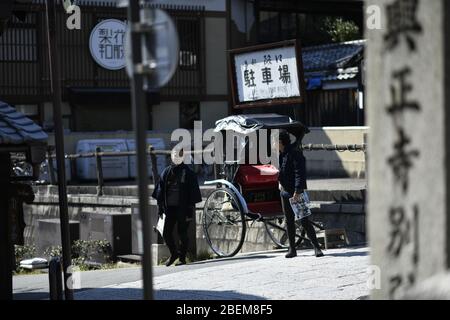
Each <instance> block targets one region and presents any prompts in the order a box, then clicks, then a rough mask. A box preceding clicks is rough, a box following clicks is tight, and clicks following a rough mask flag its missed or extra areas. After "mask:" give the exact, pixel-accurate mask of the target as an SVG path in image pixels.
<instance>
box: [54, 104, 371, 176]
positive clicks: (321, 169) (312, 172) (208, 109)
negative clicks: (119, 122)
mask: <svg viewBox="0 0 450 320" xmlns="http://www.w3.org/2000/svg"><path fill="white" fill-rule="evenodd" d="M171 108H172V109H174V108H175V105H174V104H172V105H171V104H169V103H167V105H165V106H163V110H170V109H171ZM226 109H227V106H226V103H225V102H202V103H201V106H200V113H201V117H202V119H204V124H203V130H206V129H208V128H210V127H212V126H213V125H214V122H215V121H216V119H219V118H222V117H224V116H225V115H226V112H227V111H226ZM161 111H162V110H161ZM165 119H166V120H164V121H163V120H160V122H161V123H159V124H158V126H159V127H160V129H159V130H153V131H151V132H149V133H148V137H149V138H150V137H151V138H163V139H164V141H165V143H166V146H167V147H168V146H169V145H170V133H169V129H175V128H177V126H175V122H176V121H178V114H175V113H174V116H173V117H172V119H170V117H165ZM174 119H175V120H174ZM310 130H311V132H310V133H309V134H308V135H306V136H305V138H304V140H303V142H304V143H305V144H307V143H314V144H320V143H323V144H362V143H364V134H367V133H368V132H369V128H368V127H323V128H310ZM131 138H134V133H133V132H130V131H114V132H113V131H111V132H71V133H67V134H66V135H65V136H64V143H65V145H64V146H65V151H66V153H75V150H76V144H77V142H78V141H79V140H81V139H131ZM49 144H51V145H54V136H53V135H52V134H50V135H49ZM304 154H305V157H306V160H307V170H308V176H309V177H310V178H311V177H356V178H363V177H364V176H365V158H364V157H365V156H364V153H363V152H349V151H345V152H337V151H305V152H304Z"/></svg>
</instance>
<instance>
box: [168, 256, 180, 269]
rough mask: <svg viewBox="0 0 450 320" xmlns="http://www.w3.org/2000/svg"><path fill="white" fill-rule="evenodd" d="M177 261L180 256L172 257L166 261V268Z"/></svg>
mask: <svg viewBox="0 0 450 320" xmlns="http://www.w3.org/2000/svg"><path fill="white" fill-rule="evenodd" d="M177 259H178V256H174V255H172V256H170V258H169V259H168V260H167V261H166V267H168V266H170V265H171V264H172V263H174V262H175V260H177Z"/></svg>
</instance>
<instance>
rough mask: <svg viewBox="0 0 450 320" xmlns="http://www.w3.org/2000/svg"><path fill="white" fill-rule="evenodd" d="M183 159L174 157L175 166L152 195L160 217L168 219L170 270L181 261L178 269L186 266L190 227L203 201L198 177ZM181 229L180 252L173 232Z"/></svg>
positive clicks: (167, 263)
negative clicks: (199, 203)
mask: <svg viewBox="0 0 450 320" xmlns="http://www.w3.org/2000/svg"><path fill="white" fill-rule="evenodd" d="M180 157H181V159H180V158H179V157H178V158H177V157H174V156H172V161H173V162H174V163H173V164H171V165H169V166H168V167H166V168H165V169H164V171H163V172H162V173H161V176H160V179H159V182H158V184H157V185H156V187H155V190H154V192H153V194H152V197H153V198H155V199H156V200H157V202H158V213H159V215H160V216H162V214H163V213H165V215H166V219H165V223H164V231H163V237H164V241H165V242H166V244H167V246H168V247H169V250H170V255H171V256H170V258H169V260H167V262H166V266H170V265H171V264H172V263H174V262H175V260H176V259H177V258H179V262H178V263H177V264H176V265H183V264H186V252H187V248H188V233H187V231H188V226H189V222H190V221H191V220H192V219H195V204H196V203H198V202H201V201H202V196H201V193H200V188H199V186H198V181H197V177H196V175H195V173H194V172H193V171H192V170H191V169H189V167H188V166H187V165H185V164H184V163H183V162H182V158H183V151H182V150H181V151H180ZM175 225H177V229H178V236H179V238H180V242H181V245H180V248H179V251H177V246H176V244H175V241H174V239H173V229H174V228H175Z"/></svg>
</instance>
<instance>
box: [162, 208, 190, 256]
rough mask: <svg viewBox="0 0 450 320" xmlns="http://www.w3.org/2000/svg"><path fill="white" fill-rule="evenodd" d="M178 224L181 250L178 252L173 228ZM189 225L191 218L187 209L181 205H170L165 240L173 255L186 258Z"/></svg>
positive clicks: (164, 232) (165, 223) (165, 227)
mask: <svg viewBox="0 0 450 320" xmlns="http://www.w3.org/2000/svg"><path fill="white" fill-rule="evenodd" d="M175 225H177V228H178V236H179V237H180V242H181V243H180V250H179V252H177V245H176V244H175V240H174V238H173V230H174V228H175ZM188 227H189V220H188V216H187V214H186V210H183V209H182V208H179V207H168V208H167V212H166V221H165V222H164V231H163V236H164V241H165V242H166V244H167V247H168V248H169V251H170V254H171V255H172V256H176V255H178V256H179V257H180V259H181V260H184V259H186V253H187V249H188Z"/></svg>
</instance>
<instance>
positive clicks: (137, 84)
mask: <svg viewBox="0 0 450 320" xmlns="http://www.w3.org/2000/svg"><path fill="white" fill-rule="evenodd" d="M128 21H129V28H131V37H130V39H131V53H132V65H133V66H135V65H136V64H139V63H141V62H142V51H141V50H142V49H141V47H142V41H141V40H142V36H141V34H140V33H138V32H136V31H133V27H134V26H135V25H137V24H138V23H139V22H140V18H139V1H137V0H136V1H130V2H129V6H128ZM143 86H144V77H143V75H142V74H139V73H137V72H135V71H133V77H132V78H131V93H132V94H131V102H132V110H133V122H134V123H133V126H134V129H135V135H136V159H137V174H138V175H137V183H138V194H139V213H140V215H141V221H142V230H143V232H142V233H143V251H144V252H143V257H142V279H143V284H144V297H143V298H144V299H145V300H152V299H153V285H152V258H151V237H150V231H151V223H150V216H149V212H150V210H149V192H148V181H149V180H148V170H147V148H146V137H147V126H148V114H147V104H146V96H145V92H144V90H143Z"/></svg>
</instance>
